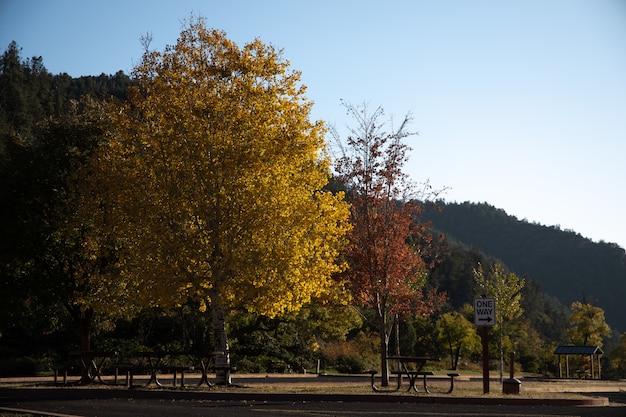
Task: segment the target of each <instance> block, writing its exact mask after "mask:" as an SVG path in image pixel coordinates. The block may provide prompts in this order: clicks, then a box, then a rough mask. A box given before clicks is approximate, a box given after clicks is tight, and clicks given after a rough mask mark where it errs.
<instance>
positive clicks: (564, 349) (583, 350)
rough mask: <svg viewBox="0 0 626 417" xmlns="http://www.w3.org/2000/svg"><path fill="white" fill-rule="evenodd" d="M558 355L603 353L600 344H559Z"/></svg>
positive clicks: (556, 351) (556, 352) (556, 350)
mask: <svg viewBox="0 0 626 417" xmlns="http://www.w3.org/2000/svg"><path fill="white" fill-rule="evenodd" d="M554 353H555V354H556V355H603V354H604V352H603V351H602V349H600V346H557V347H556V349H555V350H554Z"/></svg>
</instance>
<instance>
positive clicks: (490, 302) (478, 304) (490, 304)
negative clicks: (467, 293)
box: [474, 298, 496, 326]
mask: <svg viewBox="0 0 626 417" xmlns="http://www.w3.org/2000/svg"><path fill="white" fill-rule="evenodd" d="M474 324H475V325H476V326H493V325H495V324H496V300H495V299H493V298H474Z"/></svg>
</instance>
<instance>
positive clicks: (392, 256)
mask: <svg viewBox="0 0 626 417" xmlns="http://www.w3.org/2000/svg"><path fill="white" fill-rule="evenodd" d="M345 106H346V109H347V111H348V114H350V115H351V116H352V117H354V119H355V120H356V123H357V126H356V128H354V129H352V130H351V135H349V136H348V137H347V139H345V143H344V142H343V141H342V139H341V138H340V137H339V135H338V134H335V139H336V141H337V144H338V145H339V146H340V148H341V155H340V157H339V158H338V160H337V162H336V171H337V173H338V177H339V179H340V180H342V181H343V182H344V184H346V186H347V188H348V191H347V199H348V201H349V202H350V204H351V210H350V221H351V223H352V226H353V228H352V230H351V231H350V232H349V235H348V239H349V244H348V246H347V248H346V251H345V258H346V260H347V261H348V264H349V268H348V269H347V270H346V272H345V273H344V277H345V279H346V280H347V281H348V282H349V285H350V288H351V290H352V294H353V295H354V297H355V302H356V303H358V304H359V305H360V306H362V307H366V308H371V309H373V310H374V311H375V312H376V315H377V320H378V326H377V327H378V331H379V334H380V350H381V368H382V373H381V374H382V385H383V386H387V385H388V384H389V371H388V366H387V356H388V350H389V341H390V337H391V335H392V332H393V329H394V327H396V326H395V325H397V324H398V318H399V316H400V315H402V314H406V313H409V312H412V313H414V314H421V315H429V314H431V313H432V312H433V311H434V310H435V309H436V308H437V307H438V306H439V304H440V303H441V302H442V299H443V297H442V295H441V294H437V293H436V291H435V290H432V291H431V290H427V289H425V284H426V279H427V275H428V270H429V268H431V267H432V264H431V263H430V262H427V260H426V256H428V252H429V249H430V243H431V236H430V235H429V234H428V233H427V232H426V227H427V225H424V224H420V223H418V221H417V218H418V217H419V214H420V213H421V210H422V207H421V205H420V204H419V203H418V202H417V200H416V199H415V197H417V195H416V194H417V193H416V190H415V186H414V185H413V184H412V183H411V181H410V180H409V178H408V176H407V174H406V173H404V172H403V171H402V169H403V166H404V164H405V163H406V161H407V159H408V156H407V152H408V150H409V148H408V147H407V145H406V144H405V143H404V142H403V140H404V139H405V138H406V137H408V136H410V135H411V133H410V132H408V131H407V125H408V123H409V122H410V118H409V117H408V116H407V117H405V118H404V120H403V121H402V123H401V124H400V126H399V127H398V128H397V129H396V130H393V131H391V132H385V131H384V125H383V124H381V122H380V121H379V119H380V117H381V116H382V115H383V110H382V108H377V109H376V110H375V111H374V112H373V113H369V111H368V108H367V106H366V105H363V106H362V107H354V106H351V105H348V104H346V105H345ZM420 197H422V198H424V197H429V196H428V195H426V194H425V193H423V194H422V195H421V196H420ZM411 238H413V240H412V242H414V243H413V244H411V243H409V240H410V239H411Z"/></svg>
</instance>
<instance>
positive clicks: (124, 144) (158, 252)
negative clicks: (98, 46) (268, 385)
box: [101, 18, 348, 383]
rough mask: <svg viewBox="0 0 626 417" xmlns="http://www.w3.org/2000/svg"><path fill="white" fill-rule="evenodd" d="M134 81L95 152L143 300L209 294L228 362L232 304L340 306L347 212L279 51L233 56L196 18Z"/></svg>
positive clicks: (250, 47)
mask: <svg viewBox="0 0 626 417" xmlns="http://www.w3.org/2000/svg"><path fill="white" fill-rule="evenodd" d="M133 78H134V79H135V80H136V82H137V86H136V87H135V88H134V89H132V90H131V93H130V101H129V102H128V103H126V104H125V105H124V106H123V107H120V108H118V109H115V110H114V112H113V114H114V115H115V116H114V117H115V118H116V127H117V130H116V132H115V137H114V139H113V140H112V141H111V144H110V146H109V148H108V149H106V150H104V152H103V153H102V154H101V157H102V159H106V158H110V162H111V164H112V165H111V166H112V167H113V168H112V172H111V175H110V176H109V179H108V181H110V182H113V185H112V187H118V191H117V194H118V197H119V198H118V202H119V204H120V207H124V214H123V215H122V216H118V218H119V219H120V220H121V221H120V224H119V225H117V226H116V227H117V228H118V229H119V230H120V232H123V233H124V236H125V242H126V243H125V244H126V246H127V247H128V248H129V250H130V251H131V253H132V254H133V256H132V257H131V258H130V259H129V260H128V261H127V262H126V264H125V265H123V266H122V267H123V270H124V272H123V275H124V276H125V277H126V279H131V280H140V281H141V282H143V285H144V288H150V290H151V291H149V292H146V294H144V296H145V298H144V302H145V303H157V304H171V303H180V302H183V301H184V300H185V299H187V298H188V297H192V298H198V299H200V300H203V301H204V302H205V304H204V305H205V307H206V308H210V311H211V314H212V323H213V326H214V343H215V346H214V348H215V350H218V351H224V352H226V355H225V357H223V358H221V360H224V361H228V360H229V358H228V350H229V345H228V337H227V332H226V318H227V311H228V310H229V309H230V308H243V309H245V310H247V311H250V312H255V313H260V314H264V315H267V316H268V317H272V316H275V315H277V314H280V313H284V312H288V311H295V310H298V309H299V308H301V306H302V305H304V304H305V303H308V302H309V301H311V299H312V298H322V299H323V298H324V297H339V298H341V297H340V296H342V294H341V292H340V291H339V290H338V287H339V286H338V283H337V282H336V281H335V280H334V279H333V278H332V275H333V274H334V273H336V272H339V271H341V269H342V267H341V265H339V264H338V263H337V262H336V258H337V255H338V252H339V250H340V247H341V244H342V242H343V237H344V235H345V233H346V231H347V230H348V223H347V221H346V220H347V216H348V207H347V205H346V203H345V202H343V201H342V199H343V195H342V194H338V195H333V194H332V193H331V192H328V191H323V187H324V186H325V185H326V184H327V183H328V178H329V176H330V169H329V166H330V165H329V164H330V161H329V158H328V157H327V155H326V152H325V146H326V145H325V142H324V132H325V129H324V126H323V124H322V123H321V122H311V121H310V120H309V116H310V110H311V106H312V103H311V102H309V101H307V100H306V98H305V96H304V93H305V87H303V86H301V85H300V84H299V81H300V73H299V72H297V71H291V70H290V69H289V63H288V62H287V61H285V60H284V59H283V58H282V53H281V52H280V51H277V50H276V49H275V48H274V47H272V46H268V45H265V44H264V43H263V42H261V41H260V40H258V39H257V40H255V41H252V42H250V43H248V44H246V45H245V46H243V47H242V48H239V47H238V46H237V45H236V44H235V43H234V42H232V41H231V40H229V39H228V38H227V37H226V35H225V33H223V32H221V31H217V30H210V29H208V28H206V26H205V23H204V20H203V19H201V18H191V19H190V20H189V21H188V22H187V23H186V24H185V27H184V28H183V31H182V32H181V34H180V37H179V39H178V42H177V43H176V44H175V45H173V46H168V47H167V48H166V49H165V51H164V52H162V53H161V52H156V51H155V52H150V51H146V53H145V54H144V56H143V59H142V61H141V63H140V64H139V65H138V66H137V67H136V68H135V69H134V71H133ZM122 229H123V230H122ZM131 277H132V278H131ZM219 380H220V382H221V383H227V382H229V380H230V375H229V373H227V372H226V373H224V374H223V375H222V374H220V376H219Z"/></svg>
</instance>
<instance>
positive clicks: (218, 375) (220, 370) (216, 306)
mask: <svg viewBox="0 0 626 417" xmlns="http://www.w3.org/2000/svg"><path fill="white" fill-rule="evenodd" d="M218 300H219V296H218V295H217V294H211V313H212V318H213V341H214V346H215V350H216V351H218V352H224V354H223V355H218V356H217V357H216V358H215V379H216V383H217V384H218V385H230V384H231V382H232V381H231V375H230V354H229V349H228V336H227V334H226V314H225V312H224V306H223V305H222V303H221V302H219V301H218Z"/></svg>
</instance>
